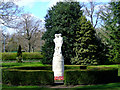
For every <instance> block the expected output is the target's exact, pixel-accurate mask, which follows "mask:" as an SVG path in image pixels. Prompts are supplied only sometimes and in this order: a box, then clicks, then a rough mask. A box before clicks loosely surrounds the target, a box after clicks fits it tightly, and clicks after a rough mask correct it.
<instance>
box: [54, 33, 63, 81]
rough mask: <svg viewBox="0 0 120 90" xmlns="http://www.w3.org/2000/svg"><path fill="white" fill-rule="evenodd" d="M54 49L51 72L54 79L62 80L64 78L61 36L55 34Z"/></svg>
mask: <svg viewBox="0 0 120 90" xmlns="http://www.w3.org/2000/svg"><path fill="white" fill-rule="evenodd" d="M54 43H55V49H54V56H53V62H52V63H53V66H52V70H53V72H54V79H55V80H56V77H57V79H59V80H60V79H61V80H62V79H63V77H64V75H63V74H64V58H63V56H62V51H61V47H62V44H63V38H62V37H61V34H55V39H54Z"/></svg>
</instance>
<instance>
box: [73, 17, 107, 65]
mask: <svg viewBox="0 0 120 90" xmlns="http://www.w3.org/2000/svg"><path fill="white" fill-rule="evenodd" d="M77 25H78V26H77V27H76V29H77V31H76V39H75V41H76V42H75V44H74V46H75V47H74V49H73V50H74V52H75V56H74V58H72V60H71V62H72V63H73V64H84V65H88V64H103V63H104V60H105V59H106V57H105V51H104V45H103V44H102V43H101V42H100V41H99V40H98V39H97V38H96V36H95V30H94V28H93V26H92V24H91V23H90V21H87V20H86V18H85V16H82V17H81V18H80V19H79V20H78V22H77Z"/></svg>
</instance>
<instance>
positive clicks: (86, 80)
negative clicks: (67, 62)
mask: <svg viewBox="0 0 120 90" xmlns="http://www.w3.org/2000/svg"><path fill="white" fill-rule="evenodd" d="M117 77H118V69H116V68H106V69H105V68H104V69H102V68H101V69H100V68H98V69H97V68H96V69H86V70H66V71H65V72H64V83H65V85H76V84H98V83H109V82H113V81H115V80H116V78H117Z"/></svg>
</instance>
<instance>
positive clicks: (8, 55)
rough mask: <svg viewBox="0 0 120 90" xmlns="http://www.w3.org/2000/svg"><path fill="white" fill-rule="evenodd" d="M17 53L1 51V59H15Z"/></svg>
mask: <svg viewBox="0 0 120 90" xmlns="http://www.w3.org/2000/svg"><path fill="white" fill-rule="evenodd" d="M16 57H17V53H11V52H5V53H2V60H3V61H4V60H16Z"/></svg>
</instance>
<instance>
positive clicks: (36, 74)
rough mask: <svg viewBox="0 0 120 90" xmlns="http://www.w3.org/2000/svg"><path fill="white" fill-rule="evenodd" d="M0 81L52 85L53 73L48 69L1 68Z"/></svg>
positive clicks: (13, 83) (15, 83) (10, 83)
mask: <svg viewBox="0 0 120 90" xmlns="http://www.w3.org/2000/svg"><path fill="white" fill-rule="evenodd" d="M2 79H3V80H2V83H3V84H9V85H52V84H53V83H54V75H53V72H52V71H48V70H17V69H7V70H2Z"/></svg>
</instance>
